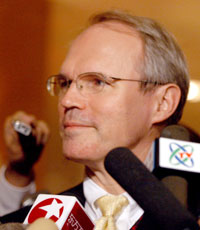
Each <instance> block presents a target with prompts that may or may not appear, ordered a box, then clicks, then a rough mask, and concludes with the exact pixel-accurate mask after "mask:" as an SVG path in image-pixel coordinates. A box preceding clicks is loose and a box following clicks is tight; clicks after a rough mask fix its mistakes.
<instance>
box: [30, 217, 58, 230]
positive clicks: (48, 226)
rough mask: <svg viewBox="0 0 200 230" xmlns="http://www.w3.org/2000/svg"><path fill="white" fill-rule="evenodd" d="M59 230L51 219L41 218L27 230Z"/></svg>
mask: <svg viewBox="0 0 200 230" xmlns="http://www.w3.org/2000/svg"><path fill="white" fill-rule="evenodd" d="M41 229H42V230H58V227H57V226H56V224H55V223H54V221H53V220H51V219H45V218H39V219H37V220H35V221H34V222H33V223H32V224H30V225H29V226H28V228H27V230H41Z"/></svg>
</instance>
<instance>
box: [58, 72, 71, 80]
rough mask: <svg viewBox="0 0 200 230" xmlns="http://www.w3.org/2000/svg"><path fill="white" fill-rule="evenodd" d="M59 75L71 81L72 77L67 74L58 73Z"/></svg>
mask: <svg viewBox="0 0 200 230" xmlns="http://www.w3.org/2000/svg"><path fill="white" fill-rule="evenodd" d="M57 75H58V76H60V77H63V78H66V79H70V77H69V76H68V75H67V74H64V73H58V74H57Z"/></svg>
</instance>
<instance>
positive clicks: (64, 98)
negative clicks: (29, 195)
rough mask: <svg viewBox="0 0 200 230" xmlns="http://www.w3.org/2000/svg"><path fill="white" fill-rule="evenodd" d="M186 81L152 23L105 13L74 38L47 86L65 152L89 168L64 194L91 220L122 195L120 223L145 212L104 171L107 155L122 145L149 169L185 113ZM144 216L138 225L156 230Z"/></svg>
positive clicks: (172, 49)
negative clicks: (103, 200) (160, 141)
mask: <svg viewBox="0 0 200 230" xmlns="http://www.w3.org/2000/svg"><path fill="white" fill-rule="evenodd" d="M188 86H189V76H188V70H187V66H186V62H185V58H184V55H183V53H182V51H181V50H180V48H179V46H178V45H177V43H176V42H175V40H174V39H173V37H172V35H170V34H169V33H168V32H167V31H166V30H165V29H164V28H162V27H161V26H160V25H159V24H158V23H157V22H155V21H154V20H151V19H148V18H143V17H134V16H132V15H130V14H127V13H124V12H120V11H110V12H105V13H102V14H98V15H96V16H94V17H92V18H91V20H90V25H89V26H88V27H87V28H86V29H85V30H84V31H83V32H81V33H80V35H79V36H78V37H77V38H76V39H75V40H74V41H73V42H72V44H71V47H70V49H69V52H68V54H67V57H66V59H65V60H64V62H63V64H62V67H61V70H60V73H59V74H58V75H55V76H52V77H50V78H49V79H48V85H47V88H48V90H49V92H50V93H51V94H52V95H55V94H57V95H58V98H59V101H58V110H59V117H60V119H59V122H60V133H61V137H62V141H63V153H64V155H65V157H66V158H67V159H70V160H72V161H75V162H78V163H81V164H84V165H85V169H86V170H85V172H86V177H85V179H84V181H83V183H82V184H81V185H79V186H78V187H75V188H73V189H71V190H69V191H66V192H64V193H63V194H66V195H69V194H73V195H74V194H75V195H76V196H77V197H78V198H79V199H80V201H81V202H82V203H83V205H84V207H85V209H86V212H87V213H88V215H89V216H90V217H91V219H92V220H93V221H94V222H96V221H97V220H99V219H100V218H101V216H102V212H101V210H100V207H99V206H98V200H99V198H100V197H102V196H104V195H107V194H113V195H123V196H124V197H126V199H127V201H128V202H127V203H128V204H127V205H126V206H125V207H124V208H123V211H122V212H120V213H118V217H117V218H116V222H115V225H116V228H117V229H131V228H132V229H135V228H136V227H133V226H136V225H137V223H139V221H140V219H141V218H142V216H143V214H144V210H142V208H141V207H140V206H139V205H138V204H137V203H136V202H135V201H134V199H133V198H132V197H130V195H129V194H128V193H127V192H126V191H124V189H123V188H122V187H121V186H120V185H119V184H118V183H117V182H116V181H115V180H114V179H113V178H112V177H111V176H110V175H109V174H108V172H107V171H106V170H105V167H104V159H105V156H106V155H107V154H108V152H109V151H110V150H112V149H113V148H115V147H119V146H124V147H127V148H129V149H130V150H131V151H132V152H133V153H134V154H135V155H136V156H137V157H138V158H139V159H140V160H141V161H142V162H143V163H144V164H145V165H146V166H147V167H149V169H150V170H151V169H152V162H151V160H150V159H151V156H150V148H151V146H152V143H153V141H154V140H155V139H156V138H157V137H159V136H160V133H161V130H162V129H163V128H164V127H165V126H167V125H169V124H175V123H177V122H178V121H179V119H180V118H181V115H182V111H183V107H184V104H185V101H186V97H187V92H188ZM144 216H148V213H147V214H146V213H145V214H144ZM142 219H145V221H143V220H142V221H141V222H140V223H139V226H138V229H154V230H155V229H157V228H156V227H155V226H154V223H152V221H151V220H150V219H149V218H142ZM144 223H145V224H146V228H145V227H144V226H143V224H144ZM151 225H152V228H150V226H151Z"/></svg>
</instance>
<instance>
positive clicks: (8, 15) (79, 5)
mask: <svg viewBox="0 0 200 230" xmlns="http://www.w3.org/2000/svg"><path fill="white" fill-rule="evenodd" d="M110 8H122V9H126V10H129V11H131V12H133V13H134V14H136V15H142V16H148V17H152V18H154V19H157V20H159V21H160V22H161V23H162V24H163V25H164V26H165V27H167V28H168V29H169V30H170V31H171V32H172V33H174V34H175V36H176V37H177V40H178V42H179V44H180V45H181V47H182V48H183V50H184V52H185V53H186V56H187V58H188V63H189V69H190V72H191V76H192V78H194V79H198V78H199V79H200V69H199V60H200V29H199V28H200V20H199V12H200V1H199V0H181V1H180V0H162V1H161V0H148V1H147V0H129V1H125V0H112V1H111V0H46V1H45V0H28V1H27V0H9V1H8V0H1V1H0V63H1V64H0V80H1V82H0V105H1V113H0V120H1V121H2V122H1V123H0V151H1V158H2V159H1V161H2V160H3V157H2V155H3V152H5V146H4V143H3V136H2V132H3V131H2V129H3V121H4V119H5V117H6V116H7V115H9V114H11V113H13V112H15V111H16V110H18V109H22V110H25V111H27V112H29V113H34V114H35V115H36V116H37V117H39V118H41V119H44V120H46V121H47V122H48V123H49V125H50V128H51V131H52V134H51V138H50V141H49V143H48V145H47V146H46V149H45V151H44V154H43V156H42V158H41V160H40V162H39V163H38V164H37V166H36V169H37V174H36V182H37V184H38V188H39V189H42V188H45V189H49V191H51V192H59V191H62V190H64V189H65V188H67V187H71V186H73V185H75V184H76V183H78V182H79V181H80V180H81V178H82V173H83V168H82V167H81V166H79V165H78V164H75V163H72V162H69V161H67V160H64V157H63V156H62V153H61V141H60V138H59V135H58V124H57V117H58V115H57V105H56V104H57V103H56V99H55V98H52V97H50V96H49V95H48V94H47V93H46V90H45V82H46V79H47V77H48V76H49V75H50V74H54V73H57V72H58V71H59V66H60V64H61V62H62V60H63V58H64V57H65V54H66V51H67V44H68V42H69V41H70V40H71V39H72V38H73V37H74V36H75V34H77V33H78V31H79V30H80V29H81V28H82V27H83V26H84V25H85V22H86V20H87V18H88V16H89V15H90V14H91V13H93V12H96V11H101V10H103V9H110ZM199 110H200V107H199V104H198V103H197V104H189V103H188V104H187V106H186V109H185V112H184V116H183V119H182V121H183V122H184V123H186V124H187V125H190V126H191V127H192V128H194V129H195V130H196V131H199V132H200V118H199V114H200V111H199Z"/></svg>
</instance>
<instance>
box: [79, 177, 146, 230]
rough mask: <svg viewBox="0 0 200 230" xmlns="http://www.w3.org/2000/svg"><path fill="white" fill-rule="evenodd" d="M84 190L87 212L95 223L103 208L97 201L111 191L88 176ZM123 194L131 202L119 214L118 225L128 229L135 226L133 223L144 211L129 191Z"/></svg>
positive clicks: (124, 229) (122, 228)
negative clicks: (98, 205) (99, 206)
mask: <svg viewBox="0 0 200 230" xmlns="http://www.w3.org/2000/svg"><path fill="white" fill-rule="evenodd" d="M83 192H84V195H85V198H86V203H85V209H86V212H87V214H88V215H89V217H90V218H91V219H92V221H93V222H94V223H95V221H96V220H97V219H99V218H100V217H101V216H102V214H101V210H100V209H99V208H98V207H97V206H96V204H95V201H96V200H97V199H98V198H99V197H101V196H104V195H107V194H109V193H107V192H106V191H105V190H103V189H102V188H101V187H99V186H98V185H97V184H96V183H95V182H94V181H93V180H91V179H90V178H88V177H86V178H85V180H84V182H83ZM122 195H124V196H125V197H126V198H127V199H128V201H129V204H128V206H126V207H125V208H124V209H123V212H121V213H120V214H119V215H118V216H117V220H116V226H117V229H119V230H128V229H131V228H132V227H133V225H134V224H135V223H136V222H137V221H138V219H139V218H140V217H141V216H142V215H143V213H144V211H143V210H142V208H140V206H139V205H138V204H137V203H136V202H135V201H134V200H133V199H132V197H131V196H130V195H129V194H128V193H127V192H124V193H123V194H122Z"/></svg>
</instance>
